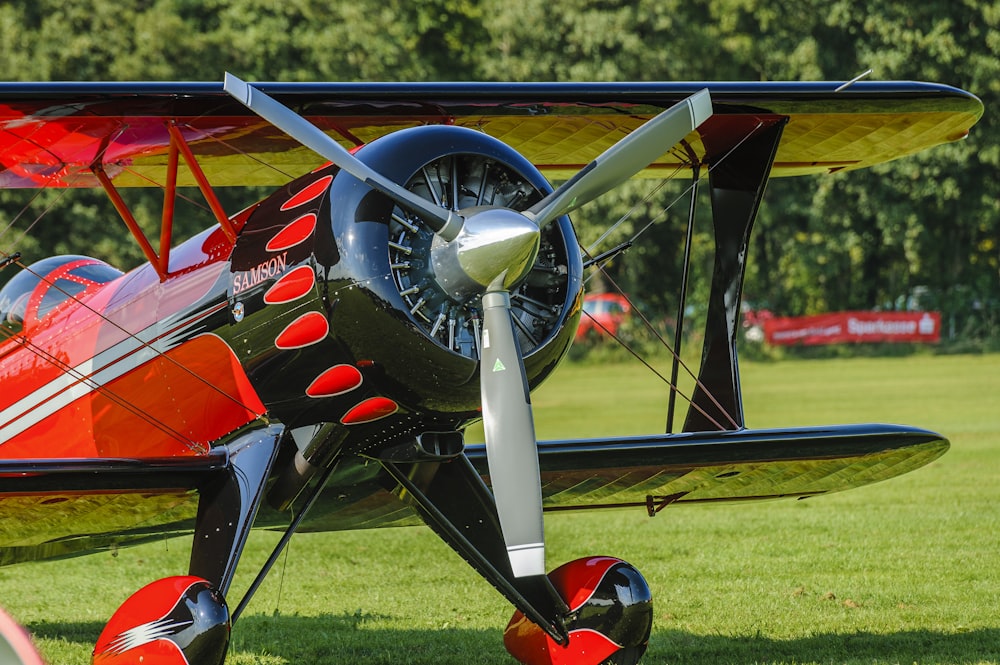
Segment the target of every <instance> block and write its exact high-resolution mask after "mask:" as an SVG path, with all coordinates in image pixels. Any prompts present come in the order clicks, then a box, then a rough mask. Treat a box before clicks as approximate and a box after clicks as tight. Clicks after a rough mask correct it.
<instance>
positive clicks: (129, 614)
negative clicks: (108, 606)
mask: <svg viewBox="0 0 1000 665" xmlns="http://www.w3.org/2000/svg"><path fill="white" fill-rule="evenodd" d="M229 631H230V618H229V608H228V607H227V606H226V601H225V599H224V598H223V597H222V594H221V593H220V592H219V591H218V590H216V589H215V588H214V587H213V586H212V585H211V584H210V583H209V582H208V581H207V580H204V579H202V578H200V577H193V576H178V577H165V578H163V579H162V580H157V581H156V582H153V583H152V584H148V585H146V586H144V587H143V588H141V589H139V590H138V591H136V592H135V593H134V594H132V595H131V596H130V597H129V598H128V600H126V601H125V602H124V603H122V606H121V607H119V608H118V611H117V612H115V614H114V616H112V617H111V620H110V621H108V624H107V625H106V626H105V627H104V632H102V633H101V636H100V638H99V639H98V640H97V646H96V647H94V660H93V662H94V665H119V664H121V665H124V664H125V663H129V664H130V665H131V664H134V663H143V662H145V663H156V664H157V665H188V664H189V663H198V664H199V665H221V663H222V661H224V660H225V659H226V649H227V648H228V647H229Z"/></svg>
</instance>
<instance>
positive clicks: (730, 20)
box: [0, 0, 1000, 344]
mask: <svg viewBox="0 0 1000 665" xmlns="http://www.w3.org/2000/svg"><path fill="white" fill-rule="evenodd" d="M0 43H2V44H3V48H2V49H0V76H2V77H3V78H4V79H6V80H10V81H28V80H37V81H44V80H76V81H85V80H213V81H214V80H219V79H221V75H222V72H223V70H227V69H228V70H230V71H233V72H236V73H238V74H239V75H240V76H241V77H243V78H246V79H248V80H260V81H263V80H286V81H320V80H336V81H390V80H391V81H395V80H406V81H445V80H447V81H464V80H468V81H472V80H476V81H550V80H551V81H573V80H576V81H582V80H589V81H628V80H632V81H653V80H837V81H839V80H847V79H850V78H852V77H853V76H855V75H856V74H858V73H860V72H862V71H864V70H866V69H868V68H871V69H872V70H873V73H872V77H873V78H878V79H902V80H926V81H933V82H938V83H946V84H950V85H954V86H957V87H960V88H964V89H966V90H969V91H970V92H972V93H974V94H976V95H978V96H979V97H980V98H981V99H982V100H983V101H984V103H985V106H986V114H985V115H984V117H983V118H982V120H981V121H980V122H979V124H978V125H977V126H976V127H974V128H973V131H972V134H971V136H970V137H969V139H967V140H966V141H963V142H959V143H957V144H950V145H947V146H941V147H938V148H935V149H933V150H931V151H929V152H926V153H924V154H921V155H918V156H915V157H910V158H906V159H903V160H899V161H897V162H893V163H891V164H887V165H883V166H879V167H876V168H874V169H868V170H865V171H861V172H852V173H844V174H839V175H834V176H825V177H804V178H791V179H776V180H774V181H772V182H771V183H770V184H769V187H768V191H767V194H766V198H765V201H764V205H763V207H762V209H761V213H760V216H759V217H758V220H757V223H756V226H755V231H754V236H753V240H752V246H751V247H750V258H749V268H748V274H747V281H746V284H745V290H744V298H745V300H746V301H747V302H748V303H750V304H752V305H753V306H754V307H760V308H767V309H770V310H772V311H774V312H776V313H779V314H787V315H795V314H809V313H816V312H822V311H834V310H843V309H873V308H900V307H907V306H919V307H922V308H927V309H937V310H940V311H942V313H943V315H944V320H945V322H946V325H947V328H946V334H947V333H951V334H953V335H954V337H955V338H956V339H959V340H963V341H964V342H978V343H982V342H985V343H987V344H998V340H1000V178H998V177H997V176H998V173H1000V169H998V166H1000V141H998V138H1000V136H998V124H997V120H996V115H995V113H994V112H993V109H995V108H997V104H996V103H995V102H996V101H997V99H998V97H1000V59H998V58H997V56H996V54H997V53H998V52H1000V5H998V4H997V3H996V2H995V1H992V0H991V1H981V0H925V1H924V2H921V3H912V2H909V1H907V0H638V1H632V2H625V1H617V2H616V1H608V0H605V1H598V0H563V1H562V2H559V3H553V2H550V1H549V0H351V1H350V2H340V3H330V2H320V1H318V0H281V1H278V0H226V1H223V0H197V1H195V0H118V1H116V2H103V1H96V0H95V1H91V2H75V3H66V2H61V1H56V0H21V1H9V2H6V3H4V4H3V5H0ZM685 186H686V183H684V184H676V183H672V184H670V185H668V186H665V187H661V186H660V184H659V183H649V182H636V183H630V184H629V185H628V186H626V187H624V188H622V189H621V190H619V191H618V192H615V193H614V194H612V195H609V196H608V197H605V198H604V199H602V200H601V202H600V204H599V205H595V206H591V207H588V208H585V209H584V210H581V211H580V212H579V213H577V214H576V215H575V216H574V222H575V223H576V225H577V226H578V229H579V230H580V235H581V238H582V240H583V243H584V244H587V243H589V242H592V241H593V240H594V239H596V238H597V237H598V236H599V235H600V234H601V233H602V231H603V230H604V229H606V228H607V227H608V226H609V224H610V223H612V222H616V221H618V220H622V222H621V224H620V225H619V227H618V228H617V230H616V237H630V236H631V235H632V234H634V233H636V232H637V231H638V230H639V229H641V228H643V227H645V226H647V224H648V223H649V222H650V221H654V222H655V223H654V224H653V225H652V226H651V227H650V228H649V230H648V231H646V232H645V233H644V234H643V236H642V239H641V242H637V243H636V245H635V246H634V247H633V248H632V249H631V250H629V252H628V253H627V254H626V255H623V256H622V257H620V258H619V259H617V260H615V261H614V262H613V263H612V264H611V265H609V266H608V278H607V279H605V280H604V284H605V285H608V284H611V283H613V284H617V285H619V286H621V287H622V288H625V289H628V290H629V291H630V292H631V293H633V294H635V295H636V297H637V298H638V299H639V300H641V301H643V302H645V303H648V304H649V306H650V307H652V308H653V309H655V310H662V311H665V312H671V311H673V308H674V307H675V306H676V298H677V295H678V294H677V286H676V285H677V284H678V283H679V272H678V271H679V266H680V263H681V252H682V249H683V239H684V234H685V224H686V214H687V203H686V201H684V200H683V196H684V195H683V188H684V187H685ZM37 194H38V193H37V192H2V193H0V211H2V212H0V214H2V218H0V249H2V250H3V251H5V252H10V251H15V250H19V251H22V252H23V253H25V255H26V256H35V257H36V258H41V257H42V256H45V255H47V254H51V253H70V252H75V253H87V254H92V255H99V256H101V257H102V258H106V259H108V260H109V261H110V262H112V263H115V264H117V265H120V266H122V267H129V266H131V265H134V264H136V263H138V262H139V261H141V257H140V255H139V253H138V250H137V248H136V247H135V246H134V243H133V242H132V241H131V239H130V238H129V237H127V235H126V234H125V233H123V231H122V228H121V226H120V224H119V223H118V219H117V216H116V214H115V213H114V212H113V210H111V209H110V208H109V206H108V205H107V204H106V202H105V201H104V200H103V194H100V193H97V192H71V193H66V192H43V193H41V195H37ZM36 195H37V196H36ZM244 196H245V195H244ZM133 205H134V206H135V207H136V208H137V210H138V216H139V217H140V219H141V220H143V221H145V222H148V223H149V224H150V225H151V226H152V225H155V224H156V223H157V220H158V215H159V212H158V211H159V205H160V200H159V196H158V195H157V194H150V195H148V196H143V195H138V196H137V197H136V200H135V203H134V204H133ZM237 207H239V206H238V204H237ZM665 209H666V211H665ZM700 210H701V217H700V218H699V220H698V224H697V233H696V235H695V242H694V254H693V256H694V262H695V264H696V266H700V267H701V268H702V270H696V271H695V273H694V274H693V275H692V284H691V289H692V295H691V301H692V302H704V300H705V297H704V296H705V293H706V292H707V289H708V280H709V279H710V268H708V267H707V266H706V265H704V264H705V263H706V262H708V261H710V257H709V249H710V246H711V235H710V234H711V224H710V222H709V220H708V217H707V215H708V205H707V204H706V205H701V206H700ZM39 217H42V219H41V220H40V221H39V222H38V223H37V224H35V223H34V220H35V219H36V218H39ZM206 219H207V218H206ZM203 223H205V221H204V219H201V218H193V219H192V220H191V221H190V224H191V228H189V229H188V230H189V231H191V232H193V231H194V230H196V229H197V227H198V226H199V225H201V224H203ZM67 229H69V230H70V232H69V233H67V232H66V231H67ZM613 240H614V239H611V240H609V242H613ZM4 272H7V271H4ZM664 274H666V275H667V280H666V282H667V283H666V286H665V285H664V279H663V275H664ZM8 277H9V275H5V274H2V273H0V280H5V279H6V278H8Z"/></svg>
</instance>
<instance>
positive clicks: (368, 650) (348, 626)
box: [28, 612, 1000, 665]
mask: <svg viewBox="0 0 1000 665" xmlns="http://www.w3.org/2000/svg"><path fill="white" fill-rule="evenodd" d="M387 619H390V620H391V617H388V616H384V615H383V616H379V615H373V614H364V613H360V612H358V613H355V614H341V615H332V614H331V615H323V616H318V617H314V616H309V617H303V616H286V615H278V616H273V617H267V616H260V615H251V616H247V617H244V618H242V619H241V620H240V622H239V624H238V625H237V626H236V628H235V629H234V631H233V640H232V644H231V647H230V655H229V658H228V660H227V665H228V664H229V663H235V664H244V663H254V664H257V663H310V664H312V665H332V664H333V663H344V662H350V663H355V664H357V665H383V664H386V665H388V664H390V663H391V664H392V665H424V664H427V665H431V664H434V665H459V664H461V665H466V664H467V663H477V664H483V665H490V664H498V665H499V664H502V665H511V664H512V663H514V660H513V659H512V658H511V657H510V656H508V655H507V653H506V651H504V648H503V641H502V631H501V630H500V629H499V628H498V629H494V630H472V629H465V628H459V629H452V628H441V629H436V630H435V629H424V630H420V629H387V628H385V627H381V626H379V625H378V624H379V623H380V622H382V621H384V620H387ZM28 628H29V630H31V632H32V633H33V634H34V635H35V636H36V637H37V638H39V639H42V640H45V639H48V640H58V641H60V642H63V643H65V642H70V643H78V644H80V645H81V646H85V647H86V648H87V649H88V650H89V649H90V648H92V645H93V644H94V642H95V641H96V639H97V636H98V635H99V634H100V632H101V630H103V626H102V625H100V624H98V623H95V622H86V623H72V622H36V623H33V624H30V625H29V626H28ZM642 662H643V663H646V664H647V665H667V664H669V665H688V664H690V665H695V664H697V665H702V664H703V663H732V664H738V665H742V664H746V665H751V664H779V663H858V664H860V663H865V664H871V663H921V664H936V663H937V664H942V665H943V664H949V665H956V664H957V665H961V664H972V663H991V662H993V663H1000V628H986V629H977V630H969V631H966V632H955V633H942V632H935V631H930V630H914V631H904V632H899V633H890V634H876V633H863V632H862V633H846V634H839V633H829V634H819V635H814V636H809V637H799V638H791V639H773V638H768V637H763V636H745V637H742V636H731V635H721V634H720V635H695V634H692V633H688V632H684V631H679V630H657V631H654V633H653V636H652V639H651V640H650V648H649V651H647V653H646V656H645V657H644V658H643V661H642ZM53 665H55V664H53Z"/></svg>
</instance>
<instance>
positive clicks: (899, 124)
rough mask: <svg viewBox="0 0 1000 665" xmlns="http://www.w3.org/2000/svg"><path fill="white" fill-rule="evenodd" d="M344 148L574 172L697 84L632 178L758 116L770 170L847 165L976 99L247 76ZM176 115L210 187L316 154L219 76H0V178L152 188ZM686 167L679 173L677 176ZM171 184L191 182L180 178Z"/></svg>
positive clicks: (967, 118)
mask: <svg viewBox="0 0 1000 665" xmlns="http://www.w3.org/2000/svg"><path fill="white" fill-rule="evenodd" d="M257 85H258V86H259V87H260V88H261V89H262V90H264V91H265V92H267V93H268V94H271V95H273V96H274V97H276V98H277V99H279V100H280V101H282V102H284V103H286V104H288V105H290V106H292V107H293V108H295V110H296V111H298V112H299V113H301V114H303V115H305V116H306V117H308V118H309V119H310V120H312V121H313V122H314V123H316V124H317V125H319V126H320V127H322V128H323V129H324V130H325V131H327V132H328V133H329V134H330V135H331V136H334V137H335V138H337V140H339V141H340V142H341V143H342V144H343V145H344V146H345V147H348V148H350V147H354V146H357V145H361V144H363V143H367V142H369V141H372V140H374V139H376V138H378V137H379V136H382V135H384V134H386V133H388V132H392V131H395V130H398V129H401V128H404V127H408V126H412V125H420V124H428V123H433V124H460V125H465V126H469V127H473V128H476V129H479V130H481V131H484V132H486V133H488V134H491V135H493V136H496V137H498V138H500V139H501V140H503V141H504V142H506V143H508V144H509V145H511V146H512V147H513V148H514V149H515V150H517V151H518V152H520V153H522V154H523V155H525V157H527V158H528V159H529V160H530V161H531V162H532V163H534V164H535V165H536V166H538V168H539V169H540V170H542V171H543V172H544V173H546V175H547V176H548V177H550V178H551V179H562V178H566V177H569V176H571V175H572V174H573V173H575V172H576V171H577V170H579V169H580V168H581V167H582V166H583V165H585V164H587V163H589V162H590V161H591V160H592V159H593V158H594V157H596V156H597V155H598V154H600V153H601V152H602V151H604V150H605V149H606V148H608V147H609V146H611V145H612V144H613V143H614V142H615V141H617V140H618V139H619V138H621V136H622V135H623V134H627V133H628V132H630V131H632V130H633V129H635V128H636V127H638V126H639V125H641V124H642V123H644V122H645V121H646V120H648V119H649V118H651V117H652V116H653V115H654V114H655V113H657V112H658V111H660V110H662V109H663V108H665V107H667V106H670V105H672V104H674V103H675V102H677V101H679V100H680V99H682V98H684V97H686V96H688V95H690V94H692V93H694V92H696V91H698V90H700V89H702V88H706V87H707V88H709V90H710V91H711V94H712V99H713V101H714V106H715V117H713V118H712V119H711V120H710V121H709V122H707V123H705V125H703V126H702V128H701V129H700V130H699V131H698V132H695V133H693V134H692V135H690V136H689V137H688V138H687V139H686V140H685V141H684V142H682V144H680V145H678V146H676V147H675V148H674V150H672V151H670V152H668V153H667V154H665V155H664V156H663V157H662V158H661V159H660V160H658V161H656V162H654V163H653V164H652V165H651V166H650V167H649V168H648V169H647V170H646V171H645V172H644V173H645V175H655V176H657V177H671V176H672V175H675V174H676V173H677V172H678V170H679V169H680V168H681V167H682V166H683V165H685V164H687V163H690V161H692V160H698V161H700V162H703V163H706V162H707V163H712V161H713V160H717V159H720V158H721V157H723V156H724V155H725V153H726V152H727V151H728V150H730V149H732V148H733V147H734V146H735V145H738V143H739V142H740V141H741V140H742V139H743V138H745V137H746V136H747V135H748V134H749V133H750V132H752V131H753V130H754V129H755V128H756V127H758V126H759V124H761V123H772V122H776V121H778V120H780V119H784V118H788V124H787V126H786V128H785V130H784V132H783V135H782V139H781V144H780V146H779V148H778V154H777V157H776V160H775V163H774V166H773V168H772V170H771V175H773V176H786V175H799V174H805V173H820V172H831V171H837V170H842V169H856V168H864V167H867V166H871V165H872V164H877V163H880V162H885V161H890V160H893V159H896V158H898V157H902V156H904V155H908V154H911V153H914V152H918V151H920V150H923V149H926V148H929V147H931V146H934V145H938V144H940V143H945V142H948V141H955V140H958V139H960V138H963V137H964V136H966V135H967V134H968V131H969V129H970V128H971V127H972V125H974V124H975V123H976V121H977V120H978V119H979V117H980V116H981V115H982V113H983V105H982V102H981V101H980V100H979V99H978V98H976V97H975V96H974V95H971V94H969V93H967V92H964V91H962V90H958V89H956V88H951V87H948V86H943V85H936V84H928V83H910V82H858V83H855V84H853V85H851V86H850V87H848V88H846V89H844V90H841V91H837V88H838V84H837V83H797V82H788V83H672V84H671V83H629V84H600V83H532V84H527V83H525V84H500V83H479V84H474V83H431V84H400V83H393V84H386V83H359V84H332V83H315V84H310V83H299V84H277V83H272V84H257ZM168 124H173V125H176V126H177V127H178V128H179V130H180V132H181V134H182V135H183V137H184V139H185V141H186V142H187V143H188V144H189V145H190V147H191V149H192V151H193V153H194V154H195V156H196V157H197V159H198V162H199V164H200V166H201V168H202V169H203V170H204V171H205V173H206V175H207V176H208V178H209V181H210V182H211V184H212V185H214V186H227V185H238V186H247V185H276V184H282V183H284V182H287V181H288V180H290V179H291V178H292V177H295V176H297V175H300V174H302V173H305V172H307V171H309V170H311V169H313V168H315V167H316V166H317V165H318V159H319V158H318V157H317V156H316V155H315V154H314V153H313V152H311V151H310V150H308V149H306V148H303V147H302V146H301V145H299V144H298V143H297V142H295V141H294V140H293V139H291V138H290V137H288V136H286V135H285V134H283V133H282V132H280V131H279V130H277V129H275V128H274V127H272V126H271V125H269V124H268V123H266V122H264V121H263V120H261V119H260V118H259V117H257V116H256V115H253V114H251V113H250V112H249V111H248V110H247V109H246V108H245V107H243V106H242V105H240V104H239V103H238V102H236V101H235V100H233V99H232V98H230V97H229V96H228V95H227V94H226V93H225V92H224V91H223V89H222V85H221V83H34V84H24V83H4V84H0V187H5V188H20V187H94V186H98V184H99V183H98V181H97V179H96V178H95V176H94V175H93V172H92V168H93V167H94V166H95V165H102V166H103V167H104V170H105V171H106V172H107V173H108V174H109V175H110V176H111V177H112V178H113V179H114V182H115V184H116V186H119V187H129V186H132V187H151V186H152V187H159V186H163V184H164V182H165V180H166V172H167V164H168V159H169V152H170V143H171V142H170V136H169V133H168V129H167V125H168ZM685 177H686V173H685ZM179 184H180V185H182V186H183V185H192V184H194V181H193V179H192V178H191V176H190V175H189V174H185V173H182V174H181V175H180V180H179Z"/></svg>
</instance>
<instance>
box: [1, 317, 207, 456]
mask: <svg viewBox="0 0 1000 665" xmlns="http://www.w3.org/2000/svg"><path fill="white" fill-rule="evenodd" d="M215 309H216V308H212V309H211V310H208V311H203V312H198V313H197V314H196V315H195V316H194V317H192V318H191V319H188V320H187V321H186V322H184V323H181V324H179V325H177V326H173V327H172V329H170V330H167V331H166V332H163V331H164V328H165V327H166V326H165V325H164V323H165V322H157V323H154V324H153V325H151V326H149V327H148V328H146V329H145V330H142V331H140V332H138V333H136V334H132V335H129V336H128V337H126V338H125V339H123V340H122V341H120V342H117V343H116V344H114V345H112V346H110V347H108V348H107V349H105V350H104V351H101V352H100V353H98V354H97V355H96V356H94V357H93V358H90V359H88V360H85V361H84V362H82V363H80V364H79V365H76V366H75V367H71V368H65V371H64V373H63V374H62V375H60V376H59V377H57V378H55V379H53V380H52V381H50V382H49V383H47V384H45V385H44V386H42V387H41V388H39V389H38V390H35V391H33V392H32V393H31V394H29V395H26V396H25V397H23V398H21V399H20V400H18V401H17V402H15V403H13V404H11V405H10V406H8V407H7V408H6V409H4V410H2V411H0V423H3V424H2V425H0V442H3V441H7V440H9V439H11V438H13V437H15V436H17V435H18V434H21V433H23V432H25V431H26V430H28V429H29V428H31V427H33V426H34V425H37V424H38V423H40V422H41V421H42V420H44V419H45V418H47V417H49V416H51V415H52V414H54V413H57V412H59V411H60V410H61V409H63V408H65V407H67V406H69V405H70V404H72V403H73V402H74V401H76V400H78V399H80V398H81V397H85V396H86V395H88V394H90V393H94V392H98V391H100V390H102V389H103V387H104V386H105V385H107V384H108V383H110V382H112V381H114V380H115V379H119V378H121V377H123V376H125V375H126V374H128V373H129V372H131V371H132V370H134V369H137V368H139V367H141V366H142V365H143V364H145V363H147V362H149V361H150V360H152V359H153V358H155V357H157V356H159V355H161V354H163V353H164V352H166V351H168V350H170V349H172V348H174V347H175V346H177V344H178V343H179V342H180V336H179V333H180V332H182V331H183V330H184V329H186V328H188V327H190V326H191V325H193V324H194V323H196V322H197V321H198V320H199V319H201V318H203V317H204V316H206V315H207V314H209V313H211V312H212V311H214V310H215ZM52 362H56V361H52ZM126 401H127V400H126ZM0 445H2V443H0Z"/></svg>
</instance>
